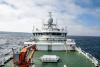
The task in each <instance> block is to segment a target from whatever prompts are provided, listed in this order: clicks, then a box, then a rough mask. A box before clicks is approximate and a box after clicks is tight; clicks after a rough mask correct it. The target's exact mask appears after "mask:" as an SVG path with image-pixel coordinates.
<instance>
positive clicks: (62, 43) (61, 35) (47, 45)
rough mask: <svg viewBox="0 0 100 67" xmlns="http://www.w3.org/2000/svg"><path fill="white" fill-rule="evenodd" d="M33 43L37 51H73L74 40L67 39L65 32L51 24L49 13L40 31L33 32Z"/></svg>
mask: <svg viewBox="0 0 100 67" xmlns="http://www.w3.org/2000/svg"><path fill="white" fill-rule="evenodd" d="M33 41H35V43H36V45H37V49H38V50H75V42H74V40H71V39H67V32H66V31H65V30H64V29H60V28H58V25H57V24H55V23H53V18H52V15H51V13H49V19H48V23H45V24H43V26H42V28H41V30H39V29H38V28H36V29H34V30H33Z"/></svg>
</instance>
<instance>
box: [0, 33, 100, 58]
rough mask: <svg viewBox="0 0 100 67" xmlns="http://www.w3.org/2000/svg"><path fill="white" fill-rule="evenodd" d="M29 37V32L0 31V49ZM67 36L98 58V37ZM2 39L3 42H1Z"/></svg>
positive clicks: (99, 42) (99, 47) (99, 45)
mask: <svg viewBox="0 0 100 67" xmlns="http://www.w3.org/2000/svg"><path fill="white" fill-rule="evenodd" d="M31 37H32V34H31V33H16V32H0V49H2V46H5V45H16V44H21V43H22V42H24V41H27V40H29V39H31ZM68 38H72V39H75V41H76V45H77V46H79V47H81V48H82V49H83V50H84V51H86V52H88V53H90V54H92V55H93V56H95V57H96V58H97V59H99V60H100V37H93V36H68ZM2 40H4V41H5V42H4V43H3V41H2ZM5 48H6V47H5Z"/></svg>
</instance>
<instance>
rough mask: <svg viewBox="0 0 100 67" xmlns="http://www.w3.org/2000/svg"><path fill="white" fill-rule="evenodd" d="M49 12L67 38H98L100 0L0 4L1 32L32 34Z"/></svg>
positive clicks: (34, 0)
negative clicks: (64, 31)
mask: <svg viewBox="0 0 100 67" xmlns="http://www.w3.org/2000/svg"><path fill="white" fill-rule="evenodd" d="M50 11H51V12H53V16H54V20H57V22H58V24H59V25H60V26H63V27H64V26H67V30H68V34H69V35H85V36H100V0H0V31H11V32H32V27H33V25H35V26H36V27H37V28H39V27H40V25H41V24H42V23H43V22H46V21H45V20H46V19H47V17H48V12H50ZM55 18H56V19H55Z"/></svg>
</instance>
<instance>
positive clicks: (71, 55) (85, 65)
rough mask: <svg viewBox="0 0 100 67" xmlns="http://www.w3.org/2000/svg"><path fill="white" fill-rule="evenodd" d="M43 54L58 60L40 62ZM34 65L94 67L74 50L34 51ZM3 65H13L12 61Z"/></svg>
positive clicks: (45, 66)
mask: <svg viewBox="0 0 100 67" xmlns="http://www.w3.org/2000/svg"><path fill="white" fill-rule="evenodd" d="M43 55H57V56H59V57H60V61H59V62H57V63H42V62H41V61H40V60H39V58H40V57H41V56H43ZM32 60H33V61H34V64H35V67H64V65H66V66H67V67H95V66H94V64H93V63H92V62H91V61H89V60H88V59H87V58H86V57H85V56H84V55H82V54H79V53H78V52H74V51H71V52H70V51H69V52H65V51H53V52H52V51H50V52H48V51H36V53H35V55H34V57H33V59H32ZM4 67H13V63H12V61H10V62H8V63H7V64H6V65H5V66H4Z"/></svg>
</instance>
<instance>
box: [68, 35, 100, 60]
mask: <svg viewBox="0 0 100 67" xmlns="http://www.w3.org/2000/svg"><path fill="white" fill-rule="evenodd" d="M68 38H73V39H75V41H76V44H77V46H79V47H81V48H82V49H83V50H84V51H86V52H88V53H90V54H92V55H93V56H95V57H96V58H97V59H99V60H100V37H94V36H70V37H68Z"/></svg>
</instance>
